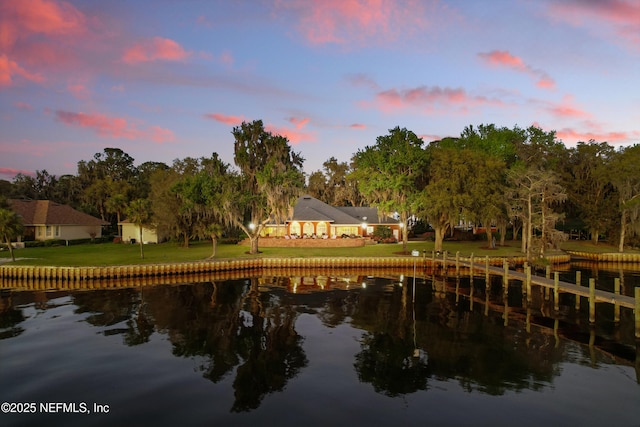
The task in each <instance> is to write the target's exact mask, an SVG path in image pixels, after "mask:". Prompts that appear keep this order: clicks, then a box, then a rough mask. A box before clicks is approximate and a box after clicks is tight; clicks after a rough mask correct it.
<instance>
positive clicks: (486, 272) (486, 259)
mask: <svg viewBox="0 0 640 427" xmlns="http://www.w3.org/2000/svg"><path fill="white" fill-rule="evenodd" d="M484 281H485V283H484V287H485V289H487V290H489V281H490V277H489V255H486V256H485V257H484Z"/></svg>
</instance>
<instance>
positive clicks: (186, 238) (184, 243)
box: [182, 233, 189, 248]
mask: <svg viewBox="0 0 640 427" xmlns="http://www.w3.org/2000/svg"><path fill="white" fill-rule="evenodd" d="M182 247H183V248H188V247H189V235H188V234H187V233H184V240H183V241H182Z"/></svg>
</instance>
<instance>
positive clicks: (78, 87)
mask: <svg viewBox="0 0 640 427" xmlns="http://www.w3.org/2000/svg"><path fill="white" fill-rule="evenodd" d="M67 90H68V91H69V92H70V93H71V95H73V96H74V97H75V98H77V99H88V98H89V97H90V95H91V92H90V91H89V89H88V88H87V87H86V86H85V85H84V84H82V83H69V84H68V85H67Z"/></svg>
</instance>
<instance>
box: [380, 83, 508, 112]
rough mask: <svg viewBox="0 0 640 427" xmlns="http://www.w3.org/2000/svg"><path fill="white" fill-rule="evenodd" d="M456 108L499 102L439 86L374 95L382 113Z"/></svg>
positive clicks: (386, 91)
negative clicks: (444, 107) (442, 107)
mask: <svg viewBox="0 0 640 427" xmlns="http://www.w3.org/2000/svg"><path fill="white" fill-rule="evenodd" d="M436 104H437V105H440V106H458V107H460V108H462V109H465V110H466V109H467V108H468V107H475V106H478V105H499V104H501V102H500V101H497V100H492V99H488V98H486V97H483V96H470V95H469V94H467V92H466V91H465V90H464V89H462V88H449V87H445V88H441V87H439V86H431V87H429V86H420V87H416V88H411V89H403V90H398V89H395V88H394V89H388V90H385V91H382V92H378V93H377V94H376V100H375V106H376V107H377V108H379V109H381V110H383V111H390V110H394V109H402V108H410V107H419V108H420V107H423V108H427V109H429V110H432V109H433V108H434V105H436Z"/></svg>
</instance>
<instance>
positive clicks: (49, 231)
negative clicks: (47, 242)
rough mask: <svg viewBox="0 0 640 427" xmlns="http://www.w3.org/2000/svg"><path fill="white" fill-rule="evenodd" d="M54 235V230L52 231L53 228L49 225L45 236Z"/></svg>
mask: <svg viewBox="0 0 640 427" xmlns="http://www.w3.org/2000/svg"><path fill="white" fill-rule="evenodd" d="M52 233H53V230H51V226H50V225H47V231H46V232H45V236H47V237H51V236H52Z"/></svg>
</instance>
